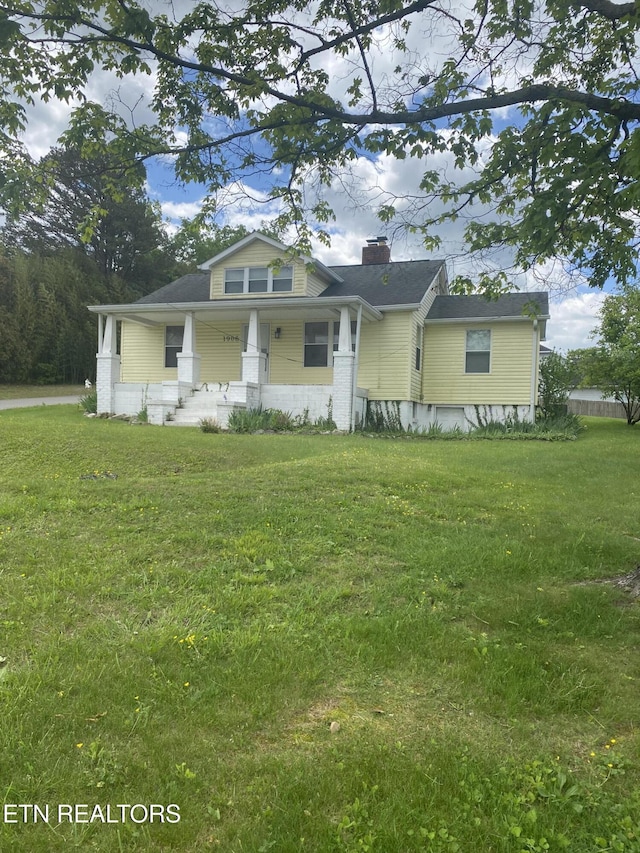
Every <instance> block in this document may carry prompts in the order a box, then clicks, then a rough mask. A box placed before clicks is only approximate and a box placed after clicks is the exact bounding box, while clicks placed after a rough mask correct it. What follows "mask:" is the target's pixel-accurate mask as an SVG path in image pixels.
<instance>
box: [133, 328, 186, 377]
mask: <svg viewBox="0 0 640 853" xmlns="http://www.w3.org/2000/svg"><path fill="white" fill-rule="evenodd" d="M176 325H177V324H176ZM164 335H165V327H164V326H153V327H150V326H141V325H140V324H139V323H131V322H127V321H126V320H123V322H122V330H121V338H120V355H121V362H120V363H121V370H120V373H121V376H122V381H123V382H163V381H168V380H170V379H177V378H178V370H177V368H175V367H165V366H164Z"/></svg>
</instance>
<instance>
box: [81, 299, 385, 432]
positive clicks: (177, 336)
mask: <svg viewBox="0 0 640 853" xmlns="http://www.w3.org/2000/svg"><path fill="white" fill-rule="evenodd" d="M90 310H92V311H94V312H95V313H97V314H98V317H99V321H98V353H97V379H96V389H97V396H98V412H99V413H109V414H127V415H134V414H137V413H138V412H140V411H141V410H143V409H144V410H145V411H146V415H147V419H148V420H149V422H150V423H154V424H166V423H175V424H184V425H196V424H198V423H199V422H200V420H202V419H203V418H211V419H215V420H216V421H217V422H218V424H219V425H220V426H221V427H222V428H225V427H226V426H227V422H228V417H229V414H230V413H231V412H232V411H234V410H237V409H243V408H246V409H249V408H257V407H258V406H262V407H264V408H277V409H282V410H283V411H288V412H290V413H291V414H293V415H302V414H303V413H307V414H308V416H309V417H310V418H311V419H312V420H314V419H317V418H321V417H325V418H326V417H327V415H328V413H329V412H330V413H331V416H332V418H333V420H334V422H335V423H336V426H337V427H338V428H339V429H343V430H350V429H353V428H354V427H355V426H356V425H357V423H358V422H359V421H360V420H361V419H362V418H363V417H364V411H365V409H366V397H367V392H366V390H364V389H359V388H358V387H357V370H358V361H359V355H360V331H361V328H362V325H363V324H364V323H370V322H375V321H377V320H379V319H381V316H382V315H381V314H380V312H378V311H377V310H376V309H375V308H372V307H371V306H370V305H369V304H368V303H366V302H365V301H364V300H362V299H361V298H360V297H348V298H342V297H333V298H331V297H330V298H322V297H315V298H314V297H311V298H310V297H303V298H295V297H293V298H292V297H288V298H286V297H285V298H278V299H271V300H266V299H250V300H229V301H225V302H220V301H218V302H216V303H215V304H212V303H208V304H205V305H203V304H201V303H197V304H193V303H191V304H182V305H172V306H168V305H167V304H165V303H163V304H161V305H149V304H144V305H140V304H134V305H128V306H95V307H92V308H91V309H90ZM118 340H120V345H119V346H118Z"/></svg>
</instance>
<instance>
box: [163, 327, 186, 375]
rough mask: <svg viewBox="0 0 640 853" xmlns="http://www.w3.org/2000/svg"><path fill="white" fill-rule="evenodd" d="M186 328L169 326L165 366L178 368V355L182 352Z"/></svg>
mask: <svg viewBox="0 0 640 853" xmlns="http://www.w3.org/2000/svg"><path fill="white" fill-rule="evenodd" d="M183 338H184V326H167V327H166V329H165V335H164V366H165V367H177V366H178V353H179V352H182V340H183Z"/></svg>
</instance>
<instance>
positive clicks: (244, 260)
mask: <svg viewBox="0 0 640 853" xmlns="http://www.w3.org/2000/svg"><path fill="white" fill-rule="evenodd" d="M278 259H282V260H283V262H284V265H285V266H293V290H292V291H291V290H289V291H286V292H283V293H243V294H237V293H236V294H233V295H232V296H230V295H229V294H225V292H224V271H225V269H241V268H243V267H266V266H269V264H270V263H272V262H273V261H275V260H278ZM326 287H327V283H325V284H323V286H322V287H321V288H320V291H318V292H321V291H322V290H324V289H325V288H326ZM306 295H312V296H314V295H316V292H315V290H314V292H313V293H310V294H308V293H307V271H306V269H305V265H304V263H303V262H302V261H290V260H288V259H286V258H282V255H281V254H280V253H279V252H278V251H277V249H274V248H273V247H272V246H269V245H267V244H266V243H263V242H262V241H261V240H255V241H254V242H253V243H250V244H249V245H248V246H246V247H245V248H244V249H240V250H239V251H237V252H234V253H232V254H231V255H227V257H226V258H224V259H223V260H221V261H219V263H217V264H216V265H215V266H214V267H212V269H211V299H256V298H261V297H262V298H267V299H277V298H278V297H281V296H306Z"/></svg>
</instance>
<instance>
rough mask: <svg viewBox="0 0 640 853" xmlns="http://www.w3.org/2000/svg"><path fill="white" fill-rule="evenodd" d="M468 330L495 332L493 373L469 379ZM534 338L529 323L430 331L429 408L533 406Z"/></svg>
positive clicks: (426, 352)
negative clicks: (431, 405) (441, 405)
mask: <svg viewBox="0 0 640 853" xmlns="http://www.w3.org/2000/svg"><path fill="white" fill-rule="evenodd" d="M467 329H491V367H490V371H491V372H490V373H473V374H466V373H465V347H466V331H467ZM532 334H533V330H532V326H531V323H530V322H525V321H523V322H519V321H516V322H504V323H493V324H491V323H479V322H478V323H469V324H464V323H451V324H442V325H435V324H434V325H427V326H425V334H424V347H423V383H422V388H423V399H424V402H425V403H472V404H473V403H477V404H480V405H481V404H486V405H493V404H496V405H500V404H504V405H518V404H529V403H530V401H531V355H532Z"/></svg>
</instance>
